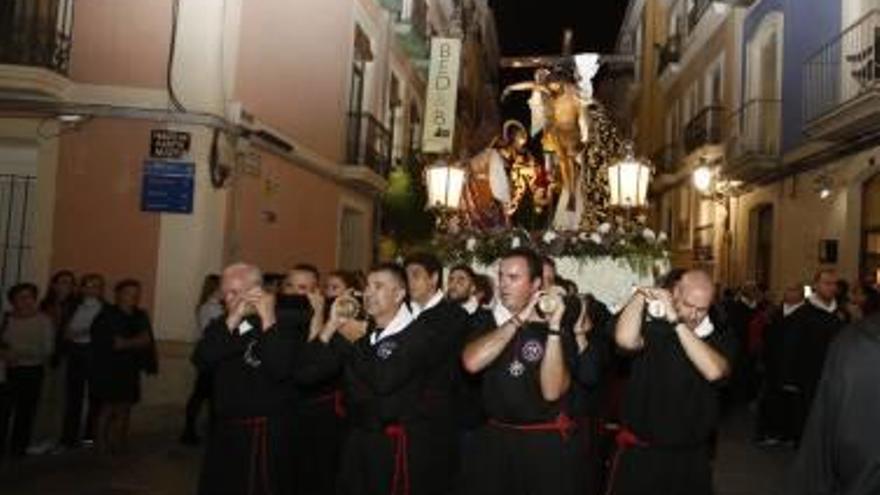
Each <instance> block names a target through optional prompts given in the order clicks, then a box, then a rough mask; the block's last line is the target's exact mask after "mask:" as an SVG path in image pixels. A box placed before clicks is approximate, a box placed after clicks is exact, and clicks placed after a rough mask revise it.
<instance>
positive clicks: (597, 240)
mask: <svg viewBox="0 0 880 495" xmlns="http://www.w3.org/2000/svg"><path fill="white" fill-rule="evenodd" d="M590 240H591V241H593V244H602V236H601V235H599V233H598V232H593V233H592V234H590Z"/></svg>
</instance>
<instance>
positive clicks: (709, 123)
mask: <svg viewBox="0 0 880 495" xmlns="http://www.w3.org/2000/svg"><path fill="white" fill-rule="evenodd" d="M725 120H726V110H725V109H724V107H722V106H717V105H715V106H708V107H705V108H703V109H702V110H700V113H698V114H697V115H696V116H695V117H694V118H692V119H691V120H690V122H688V123H687V125H686V126H685V128H684V150H685V153H693V152H694V151H696V150H697V149H699V148H701V147H703V146H707V145H720V144H722V143H723V142H724V141H723V140H724V122H725Z"/></svg>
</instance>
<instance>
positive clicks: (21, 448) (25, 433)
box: [0, 366, 43, 457]
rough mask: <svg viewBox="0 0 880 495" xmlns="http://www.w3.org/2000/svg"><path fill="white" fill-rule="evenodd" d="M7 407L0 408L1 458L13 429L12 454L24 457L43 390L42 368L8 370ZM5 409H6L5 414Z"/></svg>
mask: <svg viewBox="0 0 880 495" xmlns="http://www.w3.org/2000/svg"><path fill="white" fill-rule="evenodd" d="M7 382H8V385H7V387H8V390H9V400H8V407H6V408H0V455H2V452H3V448H2V447H3V446H5V445H6V432H8V431H9V428H10V423H11V427H12V433H11V438H10V442H9V453H10V454H11V456H12V457H22V456H24V455H25V451H26V450H27V448H28V445H30V443H31V435H32V434H33V430H34V419H35V418H36V415H37V406H38V405H39V403H40V392H41V391H42V389H43V367H42V366H16V367H12V368H8V369H7ZM2 409H6V411H5V412H3V411H2Z"/></svg>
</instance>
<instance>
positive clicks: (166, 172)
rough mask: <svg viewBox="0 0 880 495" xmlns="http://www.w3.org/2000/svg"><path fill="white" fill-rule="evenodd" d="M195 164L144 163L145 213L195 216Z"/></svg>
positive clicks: (149, 161)
mask: <svg viewBox="0 0 880 495" xmlns="http://www.w3.org/2000/svg"><path fill="white" fill-rule="evenodd" d="M195 170H196V167H195V163H192V162H171V161H162V160H146V161H144V175H143V181H142V183H141V211H149V212H157V213H192V210H193V189H194V187H195Z"/></svg>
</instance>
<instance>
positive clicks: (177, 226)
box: [0, 0, 498, 401]
mask: <svg viewBox="0 0 880 495" xmlns="http://www.w3.org/2000/svg"><path fill="white" fill-rule="evenodd" d="M0 10H2V11H0V211H3V212H4V213H3V215H0V216H2V217H3V219H2V220H0V232H2V233H3V234H2V235H3V236H5V237H4V240H5V242H3V245H4V247H3V248H2V250H3V251H2V253H0V254H2V260H0V261H2V273H0V275H2V281H0V285H3V287H8V286H9V285H10V284H12V283H14V282H17V281H21V280H27V281H35V282H37V283H38V285H40V286H41V287H44V286H45V281H46V280H48V278H49V276H50V274H51V273H52V272H54V271H56V270H58V269H72V270H74V271H76V272H77V273H79V274H82V273H86V272H97V273H101V274H104V275H105V276H106V277H107V279H108V282H110V284H111V285H112V283H114V282H115V281H117V280H119V279H121V278H124V277H134V278H136V279H138V280H140V281H141V282H142V283H143V287H144V297H143V304H144V306H145V307H146V308H147V309H148V310H149V311H150V313H151V315H152V318H153V322H154V326H155V332H156V335H157V337H158V338H159V339H160V340H161V341H162V352H163V353H164V354H166V355H167V356H168V357H170V358H172V359H169V360H166V361H167V362H169V363H171V364H170V366H171V369H169V368H168V367H166V368H165V370H168V374H175V373H176V372H178V371H181V370H182V369H183V368H186V367H187V364H186V359H185V358H186V356H187V353H188V349H189V347H188V345H183V344H179V343H185V342H192V341H193V340H194V339H195V338H197V335H198V333H197V330H196V328H195V327H196V325H195V319H194V306H195V303H196V298H197V297H198V291H199V288H200V285H201V281H202V278H203V277H204V275H205V274H207V273H211V272H217V271H219V270H220V269H221V267H222V266H223V265H224V264H226V263H228V262H230V261H233V260H245V261H249V262H253V263H256V264H258V265H260V266H261V267H263V268H264V269H265V270H267V271H286V269H287V268H288V267H290V266H291V265H292V264H293V263H296V262H311V263H314V264H316V265H317V266H318V267H319V268H320V269H322V270H329V269H334V268H337V267H341V268H347V269H364V268H366V267H367V266H368V265H369V264H371V263H372V262H373V259H374V253H375V249H376V246H375V244H376V239H377V236H378V231H377V228H378V227H377V225H378V215H379V213H380V212H379V208H378V205H379V202H380V198H381V194H382V193H383V192H384V189H385V187H386V184H387V181H386V180H387V176H388V173H389V171H390V169H391V168H392V167H394V166H401V165H403V164H405V163H407V161H408V160H411V159H412V157H413V156H415V155H416V154H417V152H418V149H419V144H418V143H419V141H420V139H421V123H422V122H423V119H424V115H423V106H424V95H425V81H426V76H427V67H428V59H429V46H430V42H429V40H430V37H431V36H435V35H439V36H463V37H464V41H465V44H466V45H467V46H469V50H465V51H463V53H464V55H463V58H464V61H463V66H466V67H471V66H474V67H477V69H471V70H472V71H473V70H478V71H479V70H490V69H491V67H492V65H491V64H492V63H494V62H493V60H495V61H497V56H498V55H497V40H496V39H495V37H494V36H495V35H494V26H493V24H492V15H491V11H490V10H489V8H488V6H487V2H485V1H484V0H467V1H462V2H454V1H451V0H397V1H395V0H347V1H338V2H326V1H319V0H301V1H297V2H287V1H283V0H266V1H263V0H261V1H259V2H245V1H243V0H224V1H222V2H221V1H214V0H187V1H179V0H163V1H160V2H145V1H141V0H113V1H96V2H74V1H72V0H19V1H11V2H4V3H3V7H2V8H0ZM496 65H497V64H496ZM474 80H479V81H483V80H486V78H485V77H484V76H483V74H481V73H480V74H479V75H478V76H477V77H473V76H471V78H470V79H467V80H464V79H463V80H462V84H463V85H464V88H465V89H464V90H463V91H462V94H463V95H464V97H463V98H471V99H472V100H473V101H470V102H468V101H467V100H465V104H460V108H461V109H463V110H462V111H463V112H467V111H472V109H473V108H474V107H479V105H477V104H476V103H475V101H476V100H478V99H480V98H485V97H486V94H487V93H486V91H487V89H486V87H485V85H479V86H476V87H474V86H469V85H468V84H471V83H472V81H474ZM492 101H494V98H493V100H492ZM460 103H461V102H460ZM489 107H491V105H489ZM481 119H482V116H481V115H470V114H469V115H468V116H467V118H463V119H462V120H461V122H463V123H464V125H468V126H471V127H473V129H467V128H459V129H458V133H459V134H460V135H462V136H470V135H472V134H473V132H476V129H478V128H479V126H480V125H481V123H482V120H481ZM155 130H164V131H180V132H185V133H187V134H188V136H189V148H188V151H187V152H185V153H184V155H183V157H182V159H183V162H184V163H185V164H187V165H185V166H184V167H182V168H181V170H183V171H184V172H181V173H183V174H184V175H186V174H191V175H192V177H193V179H192V181H193V184H194V185H193V194H192V210H191V212H188V213H159V212H152V211H144V210H145V209H144V208H143V206H144V204H145V203H144V202H143V201H142V195H145V194H146V191H147V190H148V189H147V187H146V186H144V184H146V183H147V182H148V180H153V179H155V177H149V178H148V177H147V176H148V175H150V174H151V173H153V172H152V171H153V170H154V168H150V164H148V163H147V162H148V161H150V160H153V158H152V157H151V152H152V151H155V150H153V149H152V148H151V136H152V131H155ZM471 131H473V132H471ZM462 146H464V144H462ZM160 165H162V166H164V165H165V163H164V162H162V163H160ZM164 179H167V177H160V178H159V182H160V184H159V186H158V192H157V194H165V193H167V194H176V193H177V192H179V191H176V190H171V189H166V190H163V189H162V187H161V181H162V180H164ZM175 180H176V179H175ZM154 185H155V184H154ZM150 191H152V189H150ZM173 358H180V359H177V360H175V359H173ZM176 367H180V368H181V369H177V368H176ZM165 370H163V375H164V374H165ZM182 374H183V375H184V376H186V375H188V372H183V373H182ZM167 387H175V389H174V390H173V391H169V390H168V389H167ZM180 387H182V385H181V384H179V383H176V382H175V383H173V384H169V383H164V384H154V386H153V388H152V389H151V390H150V391H148V392H149V393H148V396H149V397H148V400H149V398H150V397H152V398H153V399H156V400H162V397H170V398H171V399H169V400H173V401H179V400H182V398H183V393H182V392H181V391H180V390H178V388H180ZM171 392H173V393H171Z"/></svg>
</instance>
